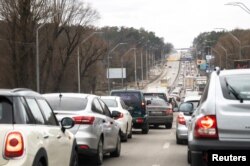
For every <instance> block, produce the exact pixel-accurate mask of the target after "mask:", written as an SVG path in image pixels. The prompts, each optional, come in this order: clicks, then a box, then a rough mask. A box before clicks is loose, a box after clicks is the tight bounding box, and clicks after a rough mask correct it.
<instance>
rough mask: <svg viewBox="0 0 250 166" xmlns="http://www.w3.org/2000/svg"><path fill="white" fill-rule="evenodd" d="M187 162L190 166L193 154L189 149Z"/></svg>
mask: <svg viewBox="0 0 250 166" xmlns="http://www.w3.org/2000/svg"><path fill="white" fill-rule="evenodd" d="M187 162H188V164H191V153H190V150H189V149H188V150H187Z"/></svg>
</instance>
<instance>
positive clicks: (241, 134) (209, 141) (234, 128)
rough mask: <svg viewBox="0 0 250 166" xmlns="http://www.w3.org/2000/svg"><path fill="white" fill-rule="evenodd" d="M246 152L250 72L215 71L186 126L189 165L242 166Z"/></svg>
mask: <svg viewBox="0 0 250 166" xmlns="http://www.w3.org/2000/svg"><path fill="white" fill-rule="evenodd" d="M249 151H250V69H234V70H222V71H220V70H219V69H216V71H214V72H212V74H211V76H210V80H209V81H208V83H207V85H206V88H205V90H204V93H203V96H202V97H201V100H200V103H199V106H198V108H197V109H196V110H195V112H194V113H193V115H192V118H191V121H190V123H189V131H188V160H189V162H191V166H204V165H209V166H214V165H241V166H245V165H249V164H250V163H249V161H243V158H244V160H246V157H249ZM242 156H245V157H243V158H242ZM240 160H241V161H240ZM247 160H249V158H247ZM231 161H232V162H231ZM235 161H238V162H235Z"/></svg>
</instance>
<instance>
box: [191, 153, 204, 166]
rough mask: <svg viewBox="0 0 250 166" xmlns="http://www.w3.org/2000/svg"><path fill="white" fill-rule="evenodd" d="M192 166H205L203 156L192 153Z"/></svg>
mask: <svg viewBox="0 0 250 166" xmlns="http://www.w3.org/2000/svg"><path fill="white" fill-rule="evenodd" d="M190 162H191V163H190V166H205V164H204V162H203V160H202V157H201V155H199V154H196V153H192V152H191V151H190Z"/></svg>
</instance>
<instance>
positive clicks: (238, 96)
mask: <svg viewBox="0 0 250 166" xmlns="http://www.w3.org/2000/svg"><path fill="white" fill-rule="evenodd" d="M225 82H226V86H227V89H228V90H229V92H230V93H232V94H233V95H234V97H235V98H236V99H237V100H240V102H241V103H243V98H242V97H241V96H240V94H239V93H238V92H237V91H236V90H235V89H234V88H233V87H232V86H231V85H230V84H229V83H228V82H227V79H226V78H225Z"/></svg>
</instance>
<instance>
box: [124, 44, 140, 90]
mask: <svg viewBox="0 0 250 166" xmlns="http://www.w3.org/2000/svg"><path fill="white" fill-rule="evenodd" d="M133 49H136V48H130V49H129V50H128V51H127V52H125V53H124V54H123V55H122V57H121V68H122V88H123V57H124V56H125V55H126V54H128V53H129V52H130V51H131V50H133Z"/></svg>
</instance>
